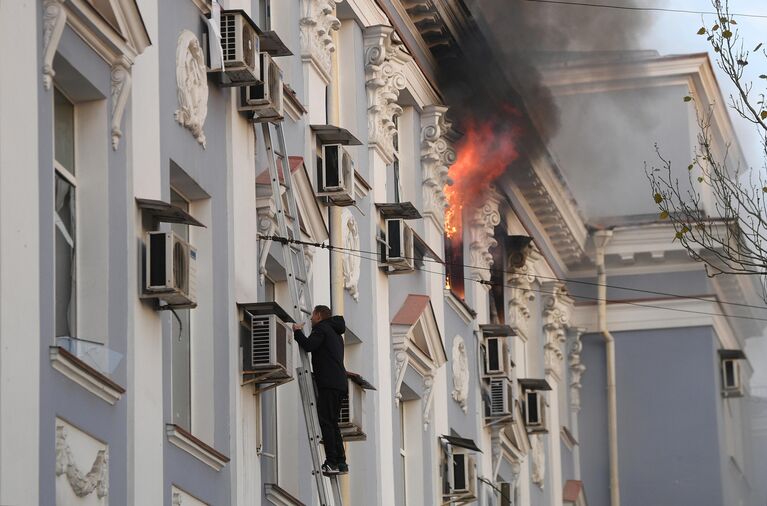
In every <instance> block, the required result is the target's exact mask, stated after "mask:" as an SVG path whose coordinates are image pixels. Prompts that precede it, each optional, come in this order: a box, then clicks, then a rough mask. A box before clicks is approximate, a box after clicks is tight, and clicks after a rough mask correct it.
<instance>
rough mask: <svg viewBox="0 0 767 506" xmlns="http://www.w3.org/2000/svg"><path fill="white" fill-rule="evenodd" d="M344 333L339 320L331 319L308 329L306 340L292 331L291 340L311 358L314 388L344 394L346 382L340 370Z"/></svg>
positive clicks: (343, 373) (341, 321) (301, 333)
mask: <svg viewBox="0 0 767 506" xmlns="http://www.w3.org/2000/svg"><path fill="white" fill-rule="evenodd" d="M345 330H346V323H344V317H343V316H331V317H330V318H328V319H327V320H322V321H321V322H319V323H318V324H317V325H315V326H314V327H312V332H311V334H309V337H306V336H305V335H304V333H303V331H301V330H296V331H295V332H294V333H293V337H294V338H295V340H296V342H297V343H298V344H299V346H301V348H303V349H304V350H306V351H309V352H311V354H312V369H314V381H315V382H316V383H317V388H332V389H333V390H341V391H343V392H346V390H347V386H348V380H347V378H346V368H344V340H343V338H342V337H341V334H343V333H344V331H345Z"/></svg>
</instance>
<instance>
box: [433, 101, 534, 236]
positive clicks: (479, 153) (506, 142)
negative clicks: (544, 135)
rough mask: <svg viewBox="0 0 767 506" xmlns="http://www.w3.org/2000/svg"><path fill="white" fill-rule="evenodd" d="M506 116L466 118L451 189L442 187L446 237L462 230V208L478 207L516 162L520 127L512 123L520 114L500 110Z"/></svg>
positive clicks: (514, 111) (508, 107)
mask: <svg viewBox="0 0 767 506" xmlns="http://www.w3.org/2000/svg"><path fill="white" fill-rule="evenodd" d="M502 109H503V111H502V112H503V113H506V116H505V117H503V118H500V117H498V118H492V119H489V120H487V121H485V122H482V123H480V122H478V121H477V120H476V119H475V118H469V120H468V121H467V122H466V123H465V126H466V128H467V131H466V134H465V135H464V137H463V138H462V139H461V140H460V141H459V143H458V145H457V150H456V151H457V159H456V162H455V163H454V164H453V165H452V167H450V171H449V173H448V174H449V176H450V178H451V179H452V180H453V184H452V185H451V186H445V189H444V191H445V197H446V198H447V203H448V208H447V210H446V211H445V235H446V236H447V237H449V238H452V237H453V236H455V235H456V234H459V236H460V233H461V232H462V230H463V220H462V216H461V215H462V213H463V209H464V208H467V209H474V208H476V207H478V206H479V205H481V203H482V196H483V194H484V193H485V192H487V191H488V190H489V189H490V185H491V184H492V183H493V182H494V181H495V180H496V179H498V178H499V177H500V176H501V175H503V173H504V172H505V171H506V169H507V168H508V166H509V164H511V162H513V161H514V160H516V159H517V157H518V156H519V153H518V152H517V148H516V141H517V138H518V137H519V128H518V127H517V126H516V125H514V124H513V120H514V118H516V117H518V116H519V112H518V111H517V110H516V109H514V108H513V107H511V106H504V107H502Z"/></svg>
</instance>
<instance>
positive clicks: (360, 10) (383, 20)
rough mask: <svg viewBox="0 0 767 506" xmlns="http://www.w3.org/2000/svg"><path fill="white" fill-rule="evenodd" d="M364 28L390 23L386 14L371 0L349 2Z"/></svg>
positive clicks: (352, 0)
mask: <svg viewBox="0 0 767 506" xmlns="http://www.w3.org/2000/svg"><path fill="white" fill-rule="evenodd" d="M346 3H348V4H349V7H350V8H351V9H352V11H353V12H354V14H355V15H356V16H357V19H359V21H360V22H361V23H362V26H363V27H365V26H373V25H383V24H387V23H388V22H389V18H387V17H386V14H385V13H384V12H383V11H382V10H381V9H380V8H379V7H378V6H377V5H376V4H375V2H373V1H371V0H347V2H346Z"/></svg>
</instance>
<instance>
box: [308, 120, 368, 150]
mask: <svg viewBox="0 0 767 506" xmlns="http://www.w3.org/2000/svg"><path fill="white" fill-rule="evenodd" d="M309 128H311V129H312V132H314V134H315V135H316V136H317V139H319V141H320V143H322V144H343V145H344V146H362V142H361V141H360V140H359V139H357V138H356V137H355V136H354V135H353V134H352V133H351V132H350V131H348V130H347V129H345V128H341V127H337V126H335V125H309Z"/></svg>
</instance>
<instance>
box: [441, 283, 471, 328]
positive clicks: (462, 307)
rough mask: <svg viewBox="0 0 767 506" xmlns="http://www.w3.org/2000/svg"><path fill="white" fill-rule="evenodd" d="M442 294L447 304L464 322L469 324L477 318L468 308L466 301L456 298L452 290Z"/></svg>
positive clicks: (446, 290)
mask: <svg viewBox="0 0 767 506" xmlns="http://www.w3.org/2000/svg"><path fill="white" fill-rule="evenodd" d="M444 293H445V300H446V301H447V304H448V305H449V306H450V307H452V308H453V309H454V310H455V312H456V313H458V314H459V315H460V316H461V317H462V318H463V320H464V322H466V323H471V322H472V321H473V320H474V318H475V317H476V316H477V312H476V311H474V310H473V309H472V308H471V307H469V305H468V304H467V303H466V301H464V300H463V299H460V298H458V296H457V295H456V294H455V293H454V292H453V291H452V290H450V289H445V290H444Z"/></svg>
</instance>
